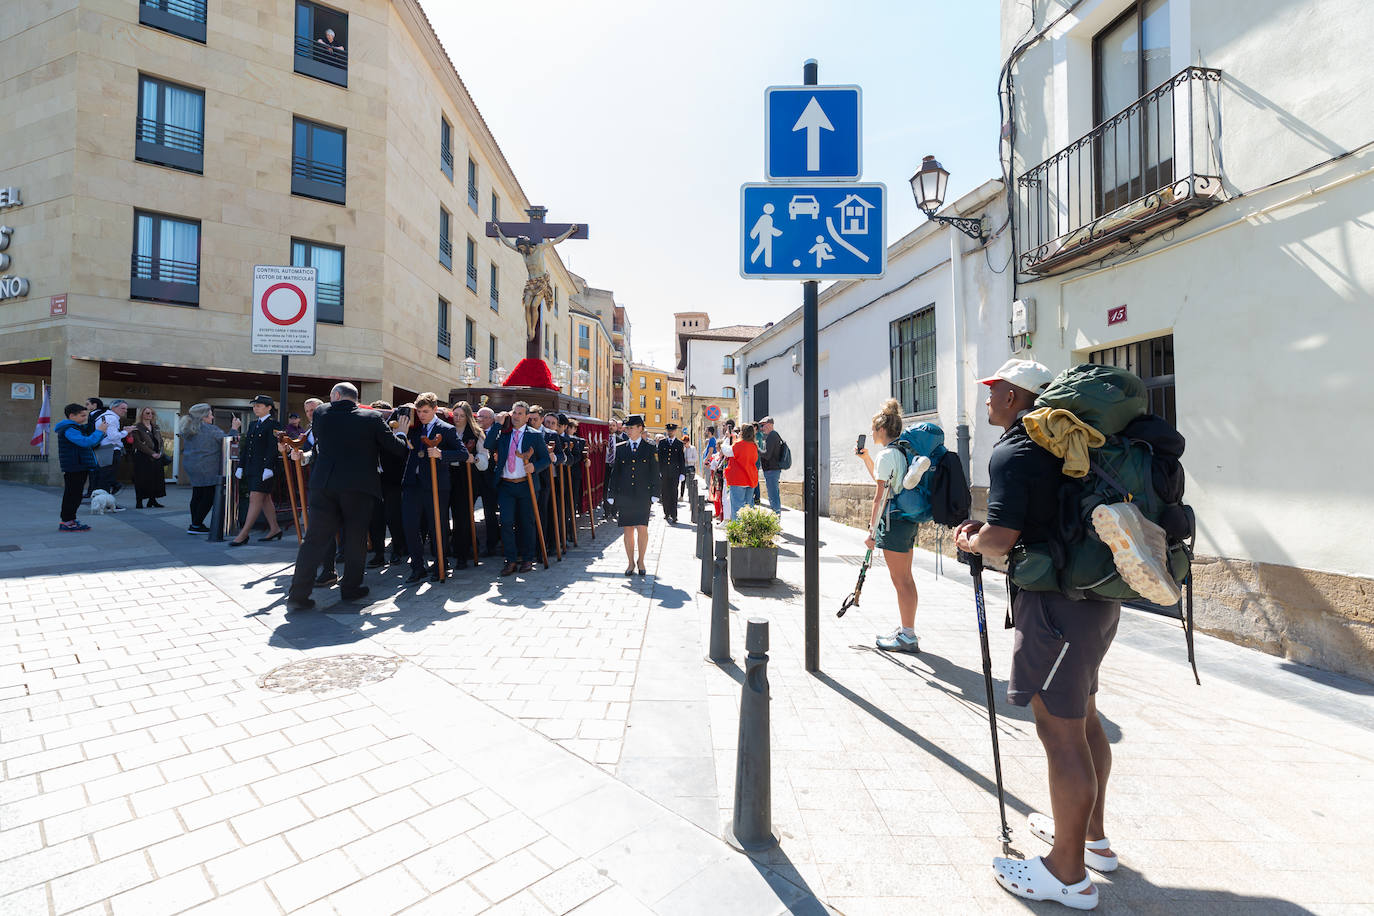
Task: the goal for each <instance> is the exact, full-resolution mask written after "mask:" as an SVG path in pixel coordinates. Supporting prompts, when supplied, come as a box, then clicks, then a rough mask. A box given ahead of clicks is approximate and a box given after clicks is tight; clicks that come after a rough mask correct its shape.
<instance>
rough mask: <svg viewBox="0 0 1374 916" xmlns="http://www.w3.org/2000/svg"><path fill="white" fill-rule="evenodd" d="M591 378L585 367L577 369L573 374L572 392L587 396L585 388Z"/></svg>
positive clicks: (589, 383) (583, 396)
mask: <svg viewBox="0 0 1374 916" xmlns="http://www.w3.org/2000/svg"><path fill="white" fill-rule="evenodd" d="M591 380H592V377H591V375H590V374H589V373H588V372H587V370H586V369H578V370H577V374H576V375H574V376H573V392H574V393H576V394H577V396H578V397H582V398H585V397H586V396H587V388H588V387H589V386H590V385H591Z"/></svg>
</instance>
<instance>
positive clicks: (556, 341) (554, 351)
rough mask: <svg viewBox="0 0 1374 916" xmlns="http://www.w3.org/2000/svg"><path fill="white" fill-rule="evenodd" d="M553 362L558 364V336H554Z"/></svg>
mask: <svg viewBox="0 0 1374 916" xmlns="http://www.w3.org/2000/svg"><path fill="white" fill-rule="evenodd" d="M553 361H554V362H558V335H557V334H554V335H553Z"/></svg>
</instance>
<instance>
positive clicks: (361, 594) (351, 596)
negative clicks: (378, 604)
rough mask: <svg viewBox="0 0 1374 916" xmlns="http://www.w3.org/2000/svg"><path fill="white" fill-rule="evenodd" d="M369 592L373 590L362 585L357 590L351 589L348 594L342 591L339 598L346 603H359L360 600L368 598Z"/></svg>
mask: <svg viewBox="0 0 1374 916" xmlns="http://www.w3.org/2000/svg"><path fill="white" fill-rule="evenodd" d="M369 591H371V589H369V588H368V587H367V586H366V585H360V586H358V587H357V588H354V589H349V590H348V591H346V592H345V591H343V590H340V591H339V597H340V598H342V599H343V600H345V601H357V600H358V599H360V598H366V597H367V593H368V592H369Z"/></svg>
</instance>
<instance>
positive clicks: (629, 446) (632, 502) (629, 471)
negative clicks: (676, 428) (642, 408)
mask: <svg viewBox="0 0 1374 916" xmlns="http://www.w3.org/2000/svg"><path fill="white" fill-rule="evenodd" d="M625 432H626V433H627V434H628V435H629V438H628V439H627V440H626V441H624V442H622V443H620V444H619V445H617V446H616V447H615V459H614V461H612V463H611V482H610V488H609V490H610V493H611V501H612V502H613V504H614V505H615V510H616V514H617V516H618V517H619V519H620V527H621V528H623V529H624V530H625V558H626V560H627V562H628V563H629V564H630V565H629V568H628V569H626V570H625V575H627V576H631V575H634V572H635V556H636V553H635V549H636V548H635V538H636V536H638V538H639V547H638V557H639V574H640V575H641V576H642V575H644V572H645V570H644V554H645V552H646V551H647V550H648V549H649V508H650V506H651V505H652V504H653V495H654V491H655V490H656V489H657V488H658V454H657V452H656V450H655V449H654V446H653V443H651V442H649V441H648V440H647V439H645V438H644V418H643V417H641V416H640V415H639V414H631V415H630V417H629V418H628V419H627V420H626V421H625Z"/></svg>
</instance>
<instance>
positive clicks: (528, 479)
mask: <svg viewBox="0 0 1374 916" xmlns="http://www.w3.org/2000/svg"><path fill="white" fill-rule="evenodd" d="M520 457H521V458H523V459H524V460H525V461H529V460H530V459H531V458H533V457H534V449H533V448H530V450H529V451H527V452H521V453H520ZM525 483H527V484H528V485H529V488H530V506H531V507H532V508H533V509H534V534H535V540H537V541H538V542H539V558H540V559H541V560H543V561H544V568H545V569H548V568H549V551H548V548H547V547H545V546H544V524H543V522H541V521H540V520H539V500H538V498H536V497H535V495H534V474H533V473H532V472H530V471H526V472H525ZM511 524H515V519H511Z"/></svg>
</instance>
